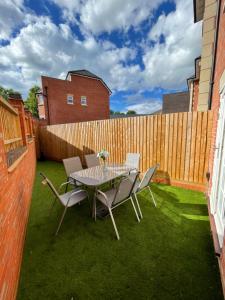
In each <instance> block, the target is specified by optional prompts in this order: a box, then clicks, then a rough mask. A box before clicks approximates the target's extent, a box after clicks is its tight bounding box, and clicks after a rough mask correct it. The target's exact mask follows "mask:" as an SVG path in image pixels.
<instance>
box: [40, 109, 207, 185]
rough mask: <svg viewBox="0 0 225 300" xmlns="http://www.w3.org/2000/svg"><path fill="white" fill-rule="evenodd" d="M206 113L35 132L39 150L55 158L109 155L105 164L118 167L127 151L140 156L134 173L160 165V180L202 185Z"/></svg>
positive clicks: (79, 125)
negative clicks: (102, 150) (92, 154)
mask: <svg viewBox="0 0 225 300" xmlns="http://www.w3.org/2000/svg"><path fill="white" fill-rule="evenodd" d="M212 116H213V115H212V112H210V111H208V112H192V113H187V112H185V113H174V114H163V115H154V116H144V117H134V118H124V119H113V120H103V121H91V122H83V123H74V124H62V125H51V126H45V127H41V128H40V142H41V151H42V153H43V154H44V156H45V157H46V158H50V159H55V160H61V159H63V158H66V157H71V156H76V155H78V156H80V157H81V159H82V161H83V162H84V154H88V153H92V152H97V151H99V150H101V149H102V148H105V149H107V150H108V151H109V152H110V158H109V161H111V162H118V163H122V162H124V160H125V157H126V153H127V152H138V153H141V163H140V170H141V171H142V172H144V171H145V170H146V169H147V168H148V167H149V166H152V165H154V164H155V163H160V170H161V171H160V172H161V176H162V177H163V176H164V177H166V178H169V179H170V180H177V181H185V182H192V183H197V184H204V183H205V182H206V178H205V173H206V172H207V170H208V158H209V150H210V142H211V131H212Z"/></svg>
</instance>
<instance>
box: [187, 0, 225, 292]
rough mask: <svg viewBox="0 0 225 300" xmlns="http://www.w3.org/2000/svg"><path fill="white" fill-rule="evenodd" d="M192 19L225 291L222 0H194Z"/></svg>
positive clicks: (196, 98)
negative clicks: (208, 123) (198, 28)
mask: <svg viewBox="0 0 225 300" xmlns="http://www.w3.org/2000/svg"><path fill="white" fill-rule="evenodd" d="M194 16H195V22H198V21H201V20H202V21H203V22H202V26H203V30H202V51H201V59H200V61H199V79H198V82H197V81H196V84H195V83H194V84H193V90H195V91H194V94H192V95H193V97H192V99H191V101H192V103H193V110H198V111H205V110H212V111H213V121H212V122H213V132H212V145H211V150H210V160H209V170H208V177H209V190H208V197H209V216H210V224H211V231H212V235H213V241H214V248H215V254H216V255H217V257H218V262H219V266H220V272H221V279H222V285H223V290H224V295H225V234H224V233H225V0H194Z"/></svg>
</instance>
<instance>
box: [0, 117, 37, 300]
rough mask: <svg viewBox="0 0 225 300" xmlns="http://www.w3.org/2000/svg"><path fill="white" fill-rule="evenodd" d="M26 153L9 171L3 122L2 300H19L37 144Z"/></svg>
mask: <svg viewBox="0 0 225 300" xmlns="http://www.w3.org/2000/svg"><path fill="white" fill-rule="evenodd" d="M25 146H26V147H27V151H26V152H25V153H24V154H23V155H22V156H21V157H20V158H19V159H17V161H16V162H15V163H14V164H13V165H12V166H11V167H10V168H8V167H7V160H6V153H5V149H4V143H3V134H2V125H1V122H0V229H1V235H0V299H1V300H11V299H15V298H16V291H17V285H18V281H19V272H20V266H21V261H22V253H23V246H24V238H25V232H26V224H27V220H28V214H29V206H30V199H31V193H32V185H33V180H34V175H35V166H36V155H35V143H34V140H32V141H30V142H29V143H27V141H25Z"/></svg>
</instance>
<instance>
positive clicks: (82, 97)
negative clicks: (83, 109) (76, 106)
mask: <svg viewBox="0 0 225 300" xmlns="http://www.w3.org/2000/svg"><path fill="white" fill-rule="evenodd" d="M80 103H81V105H84V106H87V97H86V96H81V98H80Z"/></svg>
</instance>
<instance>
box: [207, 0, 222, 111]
mask: <svg viewBox="0 0 225 300" xmlns="http://www.w3.org/2000/svg"><path fill="white" fill-rule="evenodd" d="M220 6H221V0H218V6H217V14H216V31H215V35H214V41H215V42H214V49H213V52H214V53H213V63H212V65H213V67H212V71H211V76H210V85H209V98H208V109H209V110H211V108H212V93H213V85H214V76H215V67H216V56H217V44H218V33H219V22H220Z"/></svg>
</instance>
